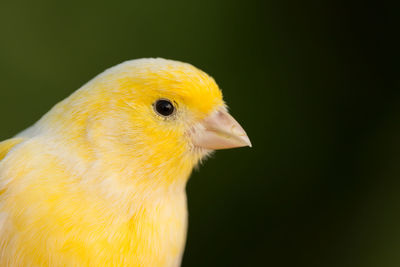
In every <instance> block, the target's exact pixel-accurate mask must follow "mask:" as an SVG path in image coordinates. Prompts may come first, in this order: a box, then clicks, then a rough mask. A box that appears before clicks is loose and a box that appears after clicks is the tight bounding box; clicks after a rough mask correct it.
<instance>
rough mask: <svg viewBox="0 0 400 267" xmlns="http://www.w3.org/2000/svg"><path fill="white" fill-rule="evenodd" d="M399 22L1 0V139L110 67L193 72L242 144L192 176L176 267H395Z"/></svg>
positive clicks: (314, 5) (306, 11)
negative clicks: (183, 65)
mask: <svg viewBox="0 0 400 267" xmlns="http://www.w3.org/2000/svg"><path fill="white" fill-rule="evenodd" d="M377 2H378V1H377ZM399 14H400V9H399V8H398V7H397V6H394V5H391V6H389V5H384V2H379V5H378V4H372V3H368V2H360V3H356V2H351V1H347V2H343V3H340V2H338V1H294V0H293V1H256V0H248V1H230V0H225V1H212V0H203V1H196V2H194V1H132V0H131V1H100V0H98V1H64V2H57V1H4V0H2V1H1V2H0V34H1V39H0V41H1V42H0V81H1V82H0V99H1V105H0V122H1V125H2V126H1V129H0V139H6V138H8V137H11V136H12V135H14V134H16V133H17V132H19V131H20V130H22V129H24V128H26V127H28V126H29V125H30V124H32V123H33V122H34V121H36V120H37V119H39V118H40V116H41V115H42V114H44V113H45V112H46V111H47V110H49V109H50V108H51V107H52V106H53V105H54V104H55V103H57V102H58V101H60V100H62V99H63V98H65V97H66V96H68V95H69V94H70V93H72V92H73V91H74V90H76V89H78V88H79V87H80V86H81V85H82V84H84V83H85V82H86V81H88V80H89V79H91V78H92V77H93V76H95V75H96V74H98V73H100V72H101V71H103V70H105V69H106V68H108V67H111V66H113V65H115V64H117V63H120V62H122V61H125V60H128V59H134V58H141V57H165V58H170V59H177V60H181V61H186V62H190V63H192V64H194V65H196V66H198V67H200V68H202V69H203V70H205V71H206V72H208V73H210V74H211V75H212V76H214V77H215V78H216V80H217V82H218V83H219V84H220V86H221V87H222V89H223V91H224V95H225V100H226V101H227V103H228V104H229V106H230V107H231V112H232V114H233V115H234V116H235V117H236V118H237V119H238V120H239V121H240V122H241V123H242V124H243V126H244V128H245V129H246V130H247V132H248V134H249V136H250V137H251V140H252V141H253V144H254V147H253V148H252V149H248V148H244V149H236V150H229V151H221V152H218V153H217V154H216V156H215V157H214V158H213V159H211V160H209V161H208V162H207V163H206V164H205V165H204V166H203V167H202V168H201V170H200V171H198V172H195V174H194V175H193V177H192V179H191V181H190V183H189V186H188V194H189V207H190V229H189V237H188V244H187V249H186V254H185V258H184V263H183V266H193V267H194V266H288V267H289V266H290V267H292V266H305V267H312V266H322V267H325V266H327V267H328V266H335V267H346V266H349V267H369V266H371V267H377V266H379V267H392V266H393V267H396V266H400V217H399V216H398V215H399V213H400V181H399V178H400V79H399V47H400V46H399V43H398V42H396V41H395V40H396V37H397V36H398V35H399V28H398V27H397V25H396V23H397V22H398V21H397V18H398V17H399Z"/></svg>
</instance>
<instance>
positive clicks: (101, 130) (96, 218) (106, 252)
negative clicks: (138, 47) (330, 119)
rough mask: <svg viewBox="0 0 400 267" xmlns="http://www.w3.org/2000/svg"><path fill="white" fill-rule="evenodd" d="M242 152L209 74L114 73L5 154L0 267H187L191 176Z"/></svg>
mask: <svg viewBox="0 0 400 267" xmlns="http://www.w3.org/2000/svg"><path fill="white" fill-rule="evenodd" d="M246 146H248V147H251V142H250V139H249V137H248V135H247V134H246V132H245V131H244V129H243V128H242V127H241V126H240V124H239V123H238V122H237V121H236V120H235V119H234V118H233V117H232V116H231V115H230V114H229V112H228V107H227V105H226V103H225V102H224V99H223V95H222V91H221V89H220V88H219V86H218V85H217V83H216V82H215V80H214V79H213V78H212V77H211V76H209V75H208V74H206V73H205V72H203V71H202V70H200V69H198V68H196V67H194V66H193V65H191V64H188V63H183V62H180V61H175V60H168V59H163V58H143V59H135V60H129V61H126V62H123V63H121V64H119V65H116V66H114V67H112V68H110V69H108V70H106V71H104V72H103V73H101V74H99V75H98V76H96V77H95V78H93V79H92V80H90V81H89V82H88V83H86V84H84V85H83V86H82V87H81V88H80V89H78V90H77V91H75V92H74V93H72V95H70V96H69V97H67V98H66V99H65V100H63V101H61V102H60V103H58V104H56V105H55V106H54V107H53V108H52V109H50V111H49V112H48V113H46V114H45V115H44V116H43V117H42V118H41V119H40V120H39V121H37V122H36V123H35V124H33V126H31V127H29V128H28V129H26V130H25V131H23V132H21V133H20V134H18V135H16V136H15V137H13V138H10V139H8V140H5V141H3V142H1V143H0V266H12V267H14V266H133V267H139V266H140V267H153V266H154V267H164V266H166V267H177V266H180V265H181V262H182V255H183V252H184V248H185V243H186V236H187V228H188V211H187V197H186V184H187V182H188V179H189V177H190V175H191V173H192V171H193V169H194V168H196V167H197V166H199V165H200V164H201V162H202V161H203V160H205V159H206V158H208V157H209V156H210V155H212V154H213V153H214V152H215V151H216V150H219V149H228V148H237V147H246Z"/></svg>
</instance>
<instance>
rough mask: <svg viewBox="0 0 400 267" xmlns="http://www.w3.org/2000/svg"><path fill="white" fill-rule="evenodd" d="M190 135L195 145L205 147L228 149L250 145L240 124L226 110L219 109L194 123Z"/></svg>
mask: <svg viewBox="0 0 400 267" xmlns="http://www.w3.org/2000/svg"><path fill="white" fill-rule="evenodd" d="M190 136H191V138H192V142H193V144H194V145H195V146H196V147H201V148H205V149H212V150H215V149H228V148H235V147H244V146H249V147H251V142H250V139H249V137H248V136H247V134H246V132H245V131H244V130H243V128H242V126H240V124H239V123H238V122H237V121H236V120H235V119H234V118H233V117H232V116H231V115H230V114H229V113H228V112H226V111H224V110H220V111H217V112H216V113H213V114H212V115H210V116H209V117H207V118H206V119H204V120H203V121H202V122H201V123H200V124H199V125H196V126H195V127H194V128H193V129H192V131H191V133H190Z"/></svg>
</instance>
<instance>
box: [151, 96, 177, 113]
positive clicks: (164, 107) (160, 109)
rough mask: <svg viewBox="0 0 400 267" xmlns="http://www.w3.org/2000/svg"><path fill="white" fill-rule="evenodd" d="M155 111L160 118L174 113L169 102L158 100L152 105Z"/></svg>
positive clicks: (173, 108)
mask: <svg viewBox="0 0 400 267" xmlns="http://www.w3.org/2000/svg"><path fill="white" fill-rule="evenodd" d="M154 108H155V110H156V111H157V113H158V114H160V115H162V116H170V115H172V114H173V113H174V111H175V107H174V105H172V103H171V102H170V101H169V100H166V99H160V100H157V102H156V103H155V105H154Z"/></svg>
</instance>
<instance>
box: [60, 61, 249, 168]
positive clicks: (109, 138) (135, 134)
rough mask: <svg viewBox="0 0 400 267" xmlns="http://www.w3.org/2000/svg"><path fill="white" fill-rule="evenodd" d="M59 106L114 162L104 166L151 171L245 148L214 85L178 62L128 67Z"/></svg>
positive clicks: (98, 79)
mask: <svg viewBox="0 0 400 267" xmlns="http://www.w3.org/2000/svg"><path fill="white" fill-rule="evenodd" d="M61 106H62V108H60V107H59V108H58V110H59V113H63V112H67V113H68V112H69V111H70V110H74V109H75V110H76V111H75V112H72V113H71V114H75V115H73V120H74V124H76V125H81V126H83V127H84V128H85V132H86V133H85V136H86V138H87V139H88V140H89V141H90V142H92V143H93V144H94V145H95V146H96V149H98V150H99V151H100V152H102V153H103V154H108V155H112V156H111V157H110V161H111V160H113V158H115V157H120V156H121V155H122V156H127V157H132V158H138V159H140V162H142V163H143V162H144V163H145V164H147V165H149V168H151V167H154V168H157V167H160V166H165V165H167V164H168V163H171V164H175V165H178V166H179V163H178V162H190V164H189V165H192V166H194V165H196V164H197V162H199V161H200V160H201V159H202V158H203V157H205V156H206V155H208V154H209V153H210V152H212V151H214V150H216V149H226V148H234V147H242V146H251V144H250V140H249V138H248V137H247V135H246V133H245V131H244V130H243V129H242V127H241V126H240V125H239V123H238V122H236V121H235V120H234V119H233V117H231V116H230V115H229V113H228V112H227V108H226V105H225V103H224V101H223V98H222V93H221V90H220V89H219V87H218V85H217V84H216V83H215V81H214V79H213V78H211V77H210V76H208V75H207V74H206V73H204V72H202V71H201V70H199V69H197V68H195V67H193V66H192V65H190V64H186V63H182V62H177V61H172V60H165V59H139V60H132V61H127V62H125V63H122V64H120V65H118V66H115V67H113V68H111V69H109V70H107V71H105V72H104V73H102V74H100V75H99V76H98V77H96V78H95V79H93V80H92V81H90V82H89V83H88V84H86V85H85V86H84V87H83V88H82V89H81V90H79V91H78V92H77V93H76V94H74V95H72V96H71V97H70V98H69V99H68V100H67V102H65V103H61ZM80 114H81V115H80ZM82 114H86V115H82ZM60 115H61V116H62V115H63V114H60Z"/></svg>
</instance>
